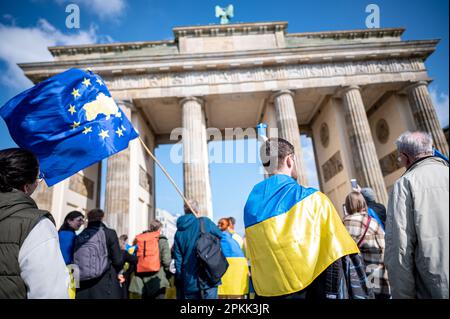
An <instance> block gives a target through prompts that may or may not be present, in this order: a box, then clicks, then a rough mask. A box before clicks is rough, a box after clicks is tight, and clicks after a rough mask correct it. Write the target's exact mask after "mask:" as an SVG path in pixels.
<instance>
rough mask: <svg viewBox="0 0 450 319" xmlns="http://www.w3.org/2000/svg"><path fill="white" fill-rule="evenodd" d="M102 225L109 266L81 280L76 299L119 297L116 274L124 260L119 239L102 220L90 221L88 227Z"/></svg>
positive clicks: (120, 293)
mask: <svg viewBox="0 0 450 319" xmlns="http://www.w3.org/2000/svg"><path fill="white" fill-rule="evenodd" d="M100 226H103V227H104V230H105V235H106V246H107V248H108V259H109V261H110V265H109V268H108V269H107V270H106V272H105V273H104V274H103V275H102V276H101V277H99V278H95V279H91V280H86V281H81V282H80V288H79V289H77V294H76V299H121V298H122V291H121V288H120V284H119V280H118V278H117V275H118V273H119V271H120V270H121V269H122V267H123V264H124V260H123V254H122V251H121V250H120V246H119V239H118V238H117V233H116V231H115V230H113V229H110V228H107V227H106V226H105V224H103V223H102V222H91V223H89V224H88V228H99V227H100Z"/></svg>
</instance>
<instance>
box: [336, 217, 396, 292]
mask: <svg viewBox="0 0 450 319" xmlns="http://www.w3.org/2000/svg"><path fill="white" fill-rule="evenodd" d="M344 225H345V227H346V228H347V230H348V232H349V234H350V236H352V238H353V239H354V240H355V242H356V243H359V250H360V252H361V255H362V257H363V259H364V264H365V270H366V275H367V277H368V278H369V281H370V282H371V283H372V288H373V292H374V294H375V297H376V298H381V299H387V298H389V297H390V289H389V281H388V273H387V271H386V266H385V264H384V249H385V233H384V230H383V228H382V227H381V225H380V224H379V222H378V221H376V220H375V219H374V218H371V219H370V222H369V215H368V214H367V213H366V212H357V213H354V214H351V215H347V216H345V218H344ZM366 229H367V231H366ZM363 236H364V238H363Z"/></svg>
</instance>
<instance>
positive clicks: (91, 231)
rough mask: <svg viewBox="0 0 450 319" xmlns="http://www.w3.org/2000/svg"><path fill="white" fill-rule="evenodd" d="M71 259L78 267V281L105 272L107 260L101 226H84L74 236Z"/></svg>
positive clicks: (103, 232)
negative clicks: (79, 232) (83, 228)
mask: <svg viewBox="0 0 450 319" xmlns="http://www.w3.org/2000/svg"><path fill="white" fill-rule="evenodd" d="M73 261H74V264H76V265H77V266H78V268H79V269H80V281H83V280H89V279H94V278H98V277H100V276H101V275H103V274H104V273H105V271H106V270H107V268H108V267H109V260H108V248H107V246H106V234H105V230H104V228H103V227H100V228H86V229H85V230H83V231H82V232H81V234H79V235H78V236H77V237H76V238H75V245H74V256H73Z"/></svg>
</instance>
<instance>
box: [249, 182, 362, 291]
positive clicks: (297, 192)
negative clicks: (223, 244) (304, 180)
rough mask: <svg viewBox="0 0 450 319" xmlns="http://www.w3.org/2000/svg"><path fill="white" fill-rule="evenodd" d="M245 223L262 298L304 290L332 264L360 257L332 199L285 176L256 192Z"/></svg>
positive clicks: (253, 266)
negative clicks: (352, 255)
mask: <svg viewBox="0 0 450 319" xmlns="http://www.w3.org/2000/svg"><path fill="white" fill-rule="evenodd" d="M244 223H245V235H246V242H247V256H248V257H249V260H250V265H251V269H252V282H253V285H254V287H255V291H256V293H257V294H258V295H261V296H281V295H286V294H290V293H294V292H298V291H300V290H303V289H304V288H306V287H307V286H308V285H309V284H311V283H312V282H313V281H314V279H316V278H317V276H319V275H320V274H321V273H322V272H323V271H324V270H325V269H326V268H328V266H330V265H331V264H332V263H333V262H334V261H336V260H338V259H339V258H341V257H343V256H345V255H348V254H354V253H359V249H358V247H357V246H356V243H355V242H354V240H353V239H352V237H350V235H349V234H348V232H347V230H346V229H345V226H344V225H343V223H342V221H341V219H340V217H339V215H338V213H337V212H336V210H335V208H334V207H333V204H332V203H331V201H330V200H329V199H328V197H326V196H325V195H324V194H323V193H321V192H319V191H317V190H316V189H313V188H304V187H302V186H301V185H299V184H298V183H297V181H295V180H294V179H293V178H291V177H289V176H287V175H274V176H272V177H270V178H268V179H266V180H264V181H262V182H261V183H259V184H257V185H256V186H255V187H254V188H253V190H252V192H251V193H250V195H249V198H248V200H247V203H246V205H245V208H244Z"/></svg>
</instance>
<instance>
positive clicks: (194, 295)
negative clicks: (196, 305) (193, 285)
mask: <svg viewBox="0 0 450 319" xmlns="http://www.w3.org/2000/svg"><path fill="white" fill-rule="evenodd" d="M218 298H219V296H218V293H217V287H213V288H207V289H203V290H201V291H196V292H191V293H186V294H184V299H218Z"/></svg>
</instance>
